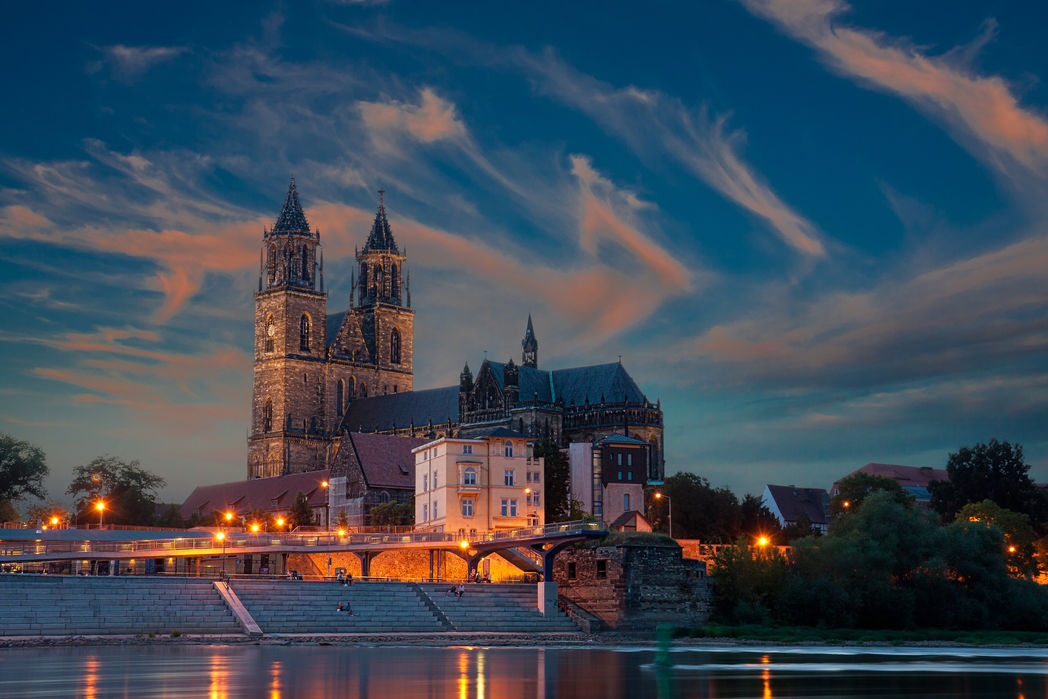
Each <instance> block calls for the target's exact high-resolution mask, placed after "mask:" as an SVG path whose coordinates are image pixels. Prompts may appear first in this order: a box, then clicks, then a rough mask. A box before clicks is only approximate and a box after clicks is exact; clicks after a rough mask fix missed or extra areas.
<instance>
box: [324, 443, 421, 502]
mask: <svg viewBox="0 0 1048 699" xmlns="http://www.w3.org/2000/svg"><path fill="white" fill-rule="evenodd" d="M429 441H430V440H428V439H419V438H416V437H393V436H391V435H385V434H365V433H363V432H350V433H349V434H348V435H347V436H346V437H344V438H343V441H342V446H341V449H347V448H348V449H352V450H353V452H354V454H355V455H356V458H357V463H359V464H360V468H361V470H362V471H363V472H364V480H365V481H366V482H367V485H368V487H369V488H400V489H407V490H414V489H415V455H414V454H412V453H411V450H412V449H414V448H415V447H419V446H422V445H423V444H426V443H428V442H429ZM339 458H340V459H341V458H343V455H341V454H340V455H339Z"/></svg>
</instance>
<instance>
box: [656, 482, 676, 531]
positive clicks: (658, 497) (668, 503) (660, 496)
mask: <svg viewBox="0 0 1048 699" xmlns="http://www.w3.org/2000/svg"><path fill="white" fill-rule="evenodd" d="M655 499H656V500H663V499H665V500H666V507H667V509H668V510H669V515H670V517H669V519H670V538H671V539H672V538H673V501H672V500H671V499H670V496H669V495H663V494H662V493H655Z"/></svg>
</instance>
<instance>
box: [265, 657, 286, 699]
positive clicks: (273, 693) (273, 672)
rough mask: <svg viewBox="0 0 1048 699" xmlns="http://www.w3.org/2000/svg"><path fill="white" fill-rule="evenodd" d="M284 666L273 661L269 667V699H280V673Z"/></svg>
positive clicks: (277, 661)
mask: <svg viewBox="0 0 1048 699" xmlns="http://www.w3.org/2000/svg"><path fill="white" fill-rule="evenodd" d="M283 670H284V666H283V665H282V664H281V662H280V661H279V660H274V661H273V662H272V663H271V664H270V666H269V699H280V673H281V672H282V671H283Z"/></svg>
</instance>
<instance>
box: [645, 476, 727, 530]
mask: <svg viewBox="0 0 1048 699" xmlns="http://www.w3.org/2000/svg"><path fill="white" fill-rule="evenodd" d="M661 492H663V493H664V494H666V495H668V496H669V497H670V499H671V501H672V505H669V504H667V503H666V501H665V498H662V499H655V498H654V493H655V491H651V490H649V491H648V493H647V494H646V500H647V502H646V504H647V510H646V511H647V512H648V513H649V515H650V517H649V521H650V522H651V523H652V527H653V528H654V529H655V530H656V531H667V530H668V524H669V522H668V521H667V520H668V519H669V507H670V506H672V507H673V535H674V536H675V537H677V538H680V539H701V540H703V541H708V542H711V543H713V542H723V543H728V542H732V541H734V540H735V539H736V538H738V536H739V534H740V533H741V531H742V508H741V507H740V506H739V499H738V498H737V497H736V496H735V493H733V492H731V491H730V490H729V489H727V488H714V487H712V486H711V485H710V482H709V481H708V480H706V479H705V478H703V477H702V476H699V475H696V474H694V473H687V472H683V471H682V472H680V473H676V474H674V475H672V476H670V477H669V478H667V479H666V482H665V485H664V486H663V487H662V489H661Z"/></svg>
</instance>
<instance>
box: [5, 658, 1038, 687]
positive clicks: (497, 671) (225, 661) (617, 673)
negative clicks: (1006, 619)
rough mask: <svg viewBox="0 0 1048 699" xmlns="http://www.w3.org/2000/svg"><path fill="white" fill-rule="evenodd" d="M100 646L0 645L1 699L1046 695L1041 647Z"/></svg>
mask: <svg viewBox="0 0 1048 699" xmlns="http://www.w3.org/2000/svg"><path fill="white" fill-rule="evenodd" d="M672 657H673V660H674V663H675V664H674V666H673V667H672V668H669V669H663V668H659V667H656V666H655V664H654V660H655V651H654V650H652V649H650V648H606V647H598V648H479V647H454V648H423V647H417V646H409V647H370V648H360V647H348V646H270V645H261V646H254V645H250V646H240V645H237V646H190V645H184V646H183V645H157V646H99V647H86V646H82V647H57V648H27V649H3V650H0V697H212V698H214V699H218V698H220V697H269V698H270V699H277V698H278V697H325V696H332V697H458V698H460V699H467V698H471V697H477V698H478V699H484V698H487V699H516V698H518V697H519V698H522V699H523V698H525V697H527V698H528V699H532V698H536V697H539V698H541V697H567V698H571V697H580V698H581V697H586V698H589V697H595V698H597V699H603V698H608V699H613V698H615V697H663V698H666V699H669V698H670V697H682V698H683V697H759V698H770V697H791V698H794V699H796V698H800V697H943V698H946V697H1017V698H1018V697H1021V698H1024V699H1025V698H1029V697H1045V696H1048V682H1046V680H1048V650H1045V649H1006V650H996V649H958V648H834V647H826V646H818V647H791V648H781V647H780V648H761V647H757V646H754V647H737V646H736V647H724V648H713V647H701V648H680V649H675V650H674V651H673V653H672Z"/></svg>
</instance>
